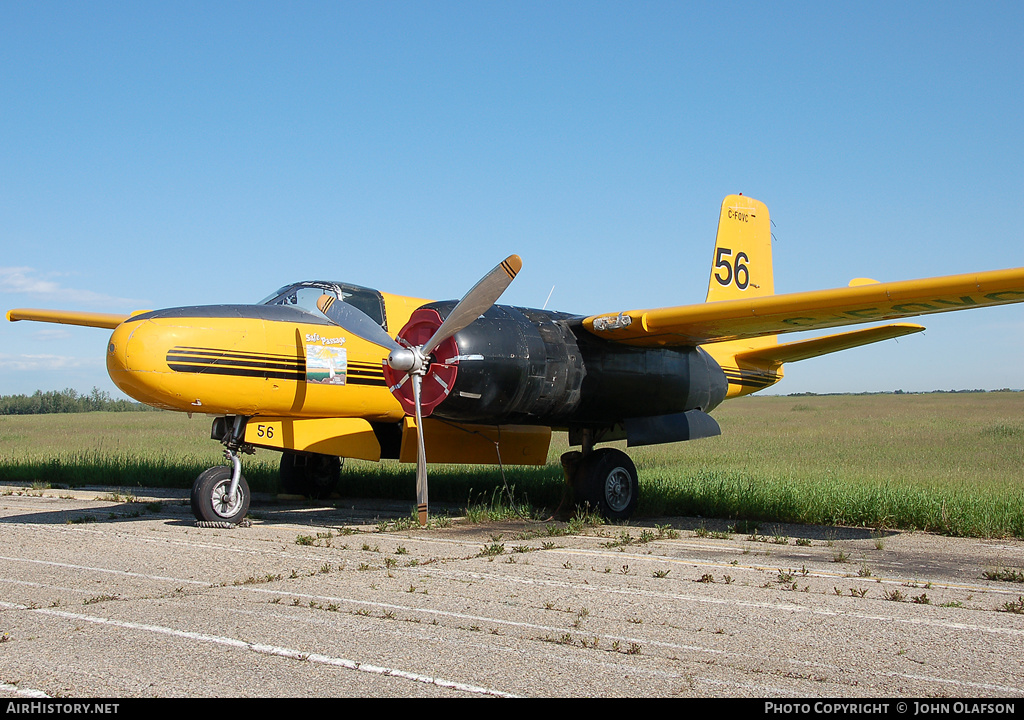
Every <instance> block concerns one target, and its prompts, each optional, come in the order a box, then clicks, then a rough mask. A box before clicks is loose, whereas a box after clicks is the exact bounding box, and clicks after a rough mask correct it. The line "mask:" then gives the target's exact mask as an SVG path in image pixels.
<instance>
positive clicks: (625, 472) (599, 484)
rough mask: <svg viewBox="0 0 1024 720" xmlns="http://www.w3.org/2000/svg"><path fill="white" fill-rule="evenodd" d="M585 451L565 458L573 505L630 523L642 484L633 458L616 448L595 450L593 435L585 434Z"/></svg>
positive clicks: (575, 452) (590, 432)
mask: <svg viewBox="0 0 1024 720" xmlns="http://www.w3.org/2000/svg"><path fill="white" fill-rule="evenodd" d="M582 447H583V450H582V451H572V452H567V453H565V454H564V455H562V469H563V471H564V472H565V480H566V482H567V483H568V485H569V489H571V491H572V499H573V502H574V503H575V504H576V505H578V506H581V507H584V506H589V507H590V508H591V509H592V510H595V511H596V512H598V513H600V514H601V516H602V517H604V518H606V519H608V520H626V519H628V518H629V517H630V516H631V515H632V514H633V512H634V511H635V510H636V504H637V501H638V500H639V498H640V483H639V480H638V478H637V472H636V466H635V465H634V464H633V461H632V460H630V459H629V456H628V455H626V453H624V452H622V451H621V450H617V449H615V448H598V449H596V450H595V449H594V434H593V431H591V430H589V429H587V430H584V431H583V443H582Z"/></svg>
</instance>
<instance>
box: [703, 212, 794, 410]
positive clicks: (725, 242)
mask: <svg viewBox="0 0 1024 720" xmlns="http://www.w3.org/2000/svg"><path fill="white" fill-rule="evenodd" d="M771 228H772V226H771V221H770V220H769V218H768V208H767V206H765V204H764V203H762V202H760V201H758V200H754V199H753V198H748V197H744V196H742V195H729V196H728V197H726V198H725V200H723V201H722V214H721V215H720V216H719V219H718V236H717V237H716V239H715V254H714V257H713V259H712V266H711V277H710V279H709V280H708V296H707V302H718V301H721V300H740V299H743V298H753V297H760V296H763V295H774V294H775V279H774V273H773V271H772V229H771ZM777 344H778V340H777V336H775V335H767V336H765V337H759V338H750V339H746V340H730V341H726V342H720V343H712V344H710V345H704V346H703V348H704V349H705V350H706V351H707V352H708V354H710V355H711V357H713V358H714V359H715V361H716V362H717V363H718V364H719V365H721V366H722V370H724V371H725V376H726V378H728V380H729V393H728V395H727V397H737V396H739V395H747V394H749V393H752V392H756V391H758V390H761V389H762V388H765V387H767V386H769V385H773V384H774V383H776V382H778V381H779V380H781V379H782V365H781V364H780V363H768V362H751V361H749V360H742V361H741V360H738V359H737V358H736V355H738V354H740V353H746V352H750V351H751V350H759V349H761V348H767V347H772V346H774V345H777Z"/></svg>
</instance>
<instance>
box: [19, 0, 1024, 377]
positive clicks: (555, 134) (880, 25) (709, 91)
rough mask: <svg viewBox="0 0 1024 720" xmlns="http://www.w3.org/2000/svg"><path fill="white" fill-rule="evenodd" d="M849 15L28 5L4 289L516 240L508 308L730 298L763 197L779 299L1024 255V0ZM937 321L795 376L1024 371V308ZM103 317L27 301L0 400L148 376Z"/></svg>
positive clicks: (206, 275)
mask: <svg viewBox="0 0 1024 720" xmlns="http://www.w3.org/2000/svg"><path fill="white" fill-rule="evenodd" d="M834 5H835V4H825V3H797V2H792V3H742V2H741V3H729V4H725V5H723V4H721V3H697V2H670V3H662V2H614V3H608V2H597V1H596V0H587V1H586V2H539V3H532V2H522V1H517V2H497V1H493V2H466V3H462V2H426V1H420V2H387V1H384V2H362V3H355V2H339V1H334V2H322V3H320V2H289V3H260V2H196V3H185V2H167V3H131V2H123V3H106V2H89V3H76V2H56V3H55V2H43V1H39V2H35V1H34V2H16V1H15V2H5V3H0V248H2V251H3V252H2V255H0V304H2V305H3V308H4V309H5V310H6V309H8V308H11V307H46V308H62V309H78V310H96V311H103V312H129V311H131V310H135V309H143V308H145V309H149V308H158V307H169V306H179V305H192V304H207V303H229V302H255V301H257V300H259V299H260V298H262V297H264V296H265V295H267V294H268V293H270V292H271V291H272V290H274V289H276V288H277V287H279V286H281V285H284V284H286V283H288V282H292V281H295V280H300V279H311V278H329V279H337V280H346V281H349V282H355V283H358V284H362V285H367V286H371V287H376V288H379V289H381V290H386V291H391V292H399V293H407V294H410V295H414V296H419V297H428V298H436V299H443V298H457V297H460V296H461V295H462V294H463V293H464V292H465V291H466V290H467V289H468V288H469V287H470V286H471V285H472V284H473V283H474V282H475V281H476V280H477V279H478V278H479V277H480V276H481V275H482V274H483V273H484V272H486V271H487V270H489V269H490V268H491V267H493V266H494V265H495V264H496V263H497V262H498V261H499V260H500V259H501V258H503V257H505V255H507V254H509V253H511V252H516V253H518V254H520V255H521V256H522V257H523V260H524V268H523V271H522V272H521V273H520V275H519V277H518V278H517V279H516V281H515V283H513V285H512V287H511V288H510V289H509V290H508V292H507V293H506V295H505V296H504V298H503V302H509V303H513V304H517V305H525V306H534V307H539V306H541V305H543V304H544V303H545V300H546V299H547V298H548V295H549V293H551V299H550V302H549V304H548V306H549V308H552V309H559V310H565V311H568V312H577V313H583V314H590V313H596V312H608V311H618V310H626V309H633V308H640V307H660V306H666V305H680V304H686V303H691V302H701V301H703V299H704V294H705V291H706V288H707V281H708V275H709V271H710V267H711V255H712V247H713V242H714V234H715V227H716V224H717V218H718V209H719V205H720V203H721V200H722V198H723V197H724V196H725V195H727V194H729V193H734V192H742V193H744V194H746V195H750V196H753V197H756V198H758V199H760V200H762V201H764V202H765V203H767V205H768V207H769V210H770V212H771V216H772V220H773V222H774V224H775V227H774V233H775V238H776V240H775V244H774V257H775V286H776V291H777V292H795V291H800V290H814V289H820V288H826V287H839V286H844V285H846V284H847V282H848V281H849V280H850V279H851V278H853V277H872V278H874V279H877V280H881V281H887V280H901V279H907V278H914V277H928V276H933V275H947V274H953V273H960V272H968V271H977V270H991V269H996V268H1003V267H1019V266H1024V233H1022V231H1021V219H1020V218H1021V216H1022V210H1024V134H1022V132H1021V131H1022V122H1021V119H1022V117H1024V107H1022V104H1024V87H1022V84H1024V82H1022V78H1024V52H1022V51H1021V48H1020V42H1021V38H1022V37H1024V5H1021V4H1020V3H1019V2H1014V3H982V4H968V3H941V2H929V3H851V4H846V5H842V6H839V7H838V8H837V7H834ZM552 288H554V289H553V291H552ZM922 324H924V325H926V326H927V327H928V331H927V332H926V333H923V334H919V335H915V336H912V337H908V338H904V339H901V340H900V341H899V342H898V343H897V342H895V341H890V342H886V343H882V344H879V345H877V346H873V347H868V348H861V349H857V350H852V351H848V352H845V353H839V354H836V355H832V356H829V357H826V358H818V359H814V360H809V361H805V362H801V363H795V364H792V365H788V366H787V368H786V369H787V378H786V379H785V380H784V381H783V382H782V383H780V384H779V385H777V386H776V388H775V391H777V392H781V393H790V392H803V391H813V392H842V391H865V390H867V391H871V390H894V389H898V388H902V389H904V390H931V389H959V388H987V389H995V388H1000V387H1014V388H1024V366H1022V363H1021V362H1020V359H1021V358H1022V357H1024V305H1017V306H1008V307H1003V308H994V309H988V310H976V311H969V312H965V313H951V314H945V315H939V316H931V317H929V318H925V319H924V320H922ZM106 340H107V332H106V331H103V330H94V329H86V328H67V327H63V326H56V325H43V324H36V323H7V322H0V394H11V393H29V392H32V391H34V390H36V389H43V390H52V389H60V388H64V387H73V388H75V389H77V390H80V391H84V392H87V391H89V390H90V389H91V388H92V387H93V386H98V387H100V388H101V389H104V390H108V391H110V392H111V393H113V394H115V395H117V396H119V392H118V391H116V389H115V388H114V386H113V384H112V383H111V382H110V381H109V379H108V378H107V377H106V373H105V370H104V348H105V346H106Z"/></svg>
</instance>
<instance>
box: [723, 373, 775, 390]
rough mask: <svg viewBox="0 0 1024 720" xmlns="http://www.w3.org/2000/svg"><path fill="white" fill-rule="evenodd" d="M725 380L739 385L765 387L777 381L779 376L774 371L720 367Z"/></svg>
mask: <svg viewBox="0 0 1024 720" xmlns="http://www.w3.org/2000/svg"><path fill="white" fill-rule="evenodd" d="M722 372H724V373H725V378H726V380H728V381H729V384H730V385H739V386H740V387H752V388H766V387H768V386H769V385H773V384H775V383H776V382H778V379H779V376H778V375H777V374H775V373H769V372H763V371H760V370H740V369H739V368H722Z"/></svg>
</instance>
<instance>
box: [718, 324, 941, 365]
mask: <svg viewBox="0 0 1024 720" xmlns="http://www.w3.org/2000/svg"><path fill="white" fill-rule="evenodd" d="M922 330H924V326H923V325H914V324H912V323H896V324H893V325H881V326H879V327H872V328H865V329H863V330H851V331H849V332H844V333H838V334H836V335H826V336H825V337H819V338H814V339H812V340H799V341H797V342H791V343H783V344H782V345H772V346H770V347H764V348H759V349H757V350H751V351H749V352H745V353H738V354H737V355H736V360H737V361H740V362H742V361H747V362H756V363H768V364H771V365H775V364H781V363H785V362H796V361H797V360H806V359H807V358H812V357H818V356H819V355H827V354H828V353H833V352H839V351H840V350H849V349H850V348H855V347H860V346H861V345H868V344H870V343H875V342H880V341H882V340H892V339H893V338H898V337H903V336H904V335H911V334H913V333H919V332H921V331H922Z"/></svg>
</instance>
